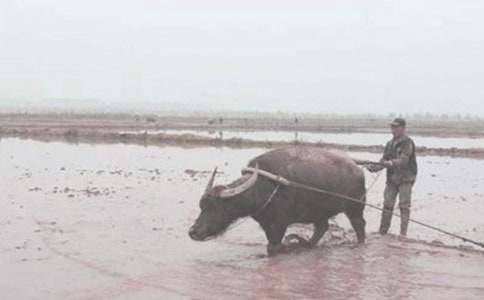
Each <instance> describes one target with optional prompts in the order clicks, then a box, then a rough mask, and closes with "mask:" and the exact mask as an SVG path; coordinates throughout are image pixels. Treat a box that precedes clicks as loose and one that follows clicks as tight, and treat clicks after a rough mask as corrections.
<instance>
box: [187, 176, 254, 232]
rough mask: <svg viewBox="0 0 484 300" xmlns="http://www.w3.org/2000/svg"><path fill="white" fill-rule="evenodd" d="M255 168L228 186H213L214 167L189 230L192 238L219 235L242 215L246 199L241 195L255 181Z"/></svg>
mask: <svg viewBox="0 0 484 300" xmlns="http://www.w3.org/2000/svg"><path fill="white" fill-rule="evenodd" d="M257 170H258V168H257V166H256V171H255V172H253V173H252V174H246V175H244V176H242V177H241V178H239V179H238V180H236V181H235V182H234V183H232V184H230V185H228V186H214V182H215V176H216V174H217V168H215V170H214V171H213V173H212V176H211V177H210V180H209V182H208V185H207V187H206V189H205V193H204V194H203V196H202V198H201V199H200V210H201V212H200V215H199V216H198V218H197V220H196V221H195V224H194V225H193V226H192V227H191V228H190V231H189V235H190V237H191V238H192V239H193V240H195V241H205V240H207V239H209V238H212V237H215V236H217V235H220V234H222V233H223V232H224V231H225V230H226V229H227V228H228V227H229V226H230V224H232V223H233V222H234V221H235V220H237V219H238V218H240V217H242V216H243V215H244V212H245V210H246V209H245V208H244V207H245V206H247V203H245V204H244V202H246V201H243V200H244V199H242V198H241V195H242V194H243V193H244V192H246V191H247V190H249V189H250V188H251V187H252V186H254V184H255V183H256V181H257V178H258V172H257ZM238 200H239V201H238ZM240 200H242V201H240Z"/></svg>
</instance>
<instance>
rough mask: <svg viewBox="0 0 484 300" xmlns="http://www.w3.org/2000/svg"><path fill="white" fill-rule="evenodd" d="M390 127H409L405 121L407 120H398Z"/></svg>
mask: <svg viewBox="0 0 484 300" xmlns="http://www.w3.org/2000/svg"><path fill="white" fill-rule="evenodd" d="M390 126H392V127H405V126H407V122H406V121H405V119H402V118H396V119H395V120H393V121H392V122H391V123H390Z"/></svg>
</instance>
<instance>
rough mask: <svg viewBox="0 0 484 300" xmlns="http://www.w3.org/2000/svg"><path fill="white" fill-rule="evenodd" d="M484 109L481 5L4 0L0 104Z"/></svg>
mask: <svg viewBox="0 0 484 300" xmlns="http://www.w3.org/2000/svg"><path fill="white" fill-rule="evenodd" d="M47 98H74V99H100V100H104V101H111V102H112V103H116V101H138V102H141V101H159V102H160V103H163V102H170V103H174V102H175V103H191V104H192V105H193V108H194V109H197V108H205V109H210V108H213V109H242V110H255V109H259V110H283V111H297V112H300V111H311V112H335V113H367V112H375V113H387V112H391V111H393V112H405V113H412V112H424V111H430V112H434V113H444V112H447V113H468V112H470V113H473V114H480V115H484V1H482V0H455V1H450V0H405V1H397V0H392V1H388V0H380V1H377V0H320V1H309V0H306V1H304V0H300V1H296V0H294V1H281V0H277V1H276V0H258V1H255V0H245V1H242V0H239V1H235V0H233V1H230V0H225V1H214V0H191V1H183V0H173V1H161V0H160V1H157V0H129V1H127V0H82V1H80V0H23V1H21V0H0V102H3V103H5V102H6V101H10V102H12V101H15V100H19V99H47Z"/></svg>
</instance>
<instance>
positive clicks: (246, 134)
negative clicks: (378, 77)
mask: <svg viewBox="0 0 484 300" xmlns="http://www.w3.org/2000/svg"><path fill="white" fill-rule="evenodd" d="M127 132H128V133H139V132H144V131H127ZM149 132H152V133H167V134H183V133H186V134H194V135H201V136H206V137H212V138H222V139H231V138H243V139H249V140H255V141H285V142H290V141H295V140H297V141H302V142H310V143H319V142H323V143H334V144H343V145H363V146H373V145H384V143H385V141H387V140H389V139H390V138H391V136H390V135H389V134H385V133H315V132H291V131H196V130H154V131H149ZM412 138H413V139H414V140H415V143H416V145H418V146H421V147H427V148H444V149H450V148H458V149H467V148H484V138H464V137H460V138H451V137H446V138H442V137H425V136H412Z"/></svg>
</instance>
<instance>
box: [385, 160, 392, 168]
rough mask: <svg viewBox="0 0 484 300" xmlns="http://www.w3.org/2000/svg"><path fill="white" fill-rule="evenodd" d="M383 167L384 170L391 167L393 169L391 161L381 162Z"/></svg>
mask: <svg viewBox="0 0 484 300" xmlns="http://www.w3.org/2000/svg"><path fill="white" fill-rule="evenodd" d="M383 165H384V166H385V168H391V167H393V161H391V160H385V161H384V162H383Z"/></svg>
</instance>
